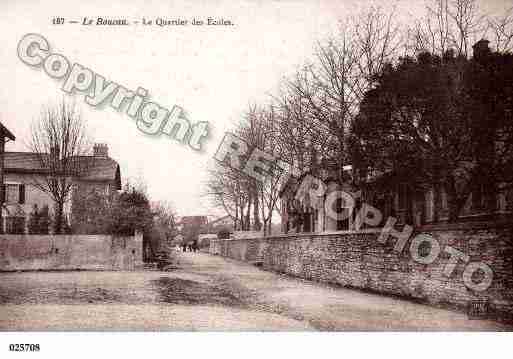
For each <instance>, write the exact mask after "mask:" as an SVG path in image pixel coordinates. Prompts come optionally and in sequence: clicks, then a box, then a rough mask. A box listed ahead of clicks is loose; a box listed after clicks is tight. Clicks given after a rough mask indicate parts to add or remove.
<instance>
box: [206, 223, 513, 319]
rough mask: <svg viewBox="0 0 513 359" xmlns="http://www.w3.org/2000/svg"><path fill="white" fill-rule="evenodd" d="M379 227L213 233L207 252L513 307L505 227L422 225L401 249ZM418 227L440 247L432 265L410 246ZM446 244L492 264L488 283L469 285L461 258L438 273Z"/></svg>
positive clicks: (323, 277)
mask: <svg viewBox="0 0 513 359" xmlns="http://www.w3.org/2000/svg"><path fill="white" fill-rule="evenodd" d="M380 233H381V231H380V230H375V229H373V230H364V231H360V232H349V231H347V232H335V233H328V234H295V235H284V236H277V237H268V238H256V239H247V240H217V241H212V242H213V243H212V244H211V253H212V254H219V255H222V256H225V257H229V258H232V259H236V260H241V261H247V262H252V263H258V264H261V265H262V266H263V268H264V269H267V270H271V271H276V272H280V273H286V274H289V275H292V276H296V277H300V278H304V279H309V280H314V281H319V282H326V283H331V284H337V285H341V286H345V287H353V288H359V289H363V290H369V291H373V292H379V293H384V294H389V295H398V296H402V297H409V298H414V299H416V300H419V301H423V302H428V303H432V304H442V305H449V306H456V307H459V308H467V307H468V305H469V303H470V302H472V301H476V300H484V301H485V302H487V303H488V306H489V307H490V308H491V309H492V311H494V312H496V313H498V312H500V313H505V312H508V313H512V312H513V306H512V303H513V292H512V289H513V243H512V242H513V229H512V227H511V226H498V227H494V228H492V229H490V228H489V226H478V225H472V226H469V225H465V226H452V227H450V226H449V227H444V228H441V227H431V228H430V227H425V228H423V229H422V232H417V233H414V234H413V235H412V236H411V237H410V238H409V240H408V242H406V245H405V246H404V249H403V250H402V251H401V252H400V253H399V252H397V251H395V250H394V243H395V239H394V238H392V237H390V238H389V239H388V241H387V242H386V243H385V244H382V243H380V242H379V241H378V236H379V234H380ZM421 233H422V234H429V235H430V236H432V237H433V238H434V239H435V240H436V241H437V242H438V243H439V244H440V247H441V252H440V255H439V256H438V257H437V259H436V260H435V261H434V262H433V263H431V264H421V263H418V262H417V261H415V260H413V259H412V255H411V253H410V244H411V240H412V238H413V237H414V236H416V235H418V234H421ZM447 246H450V247H452V248H454V249H457V250H459V251H460V252H462V253H464V254H466V255H468V256H469V261H468V262H467V263H471V262H483V263H486V264H487V265H488V266H489V267H490V268H491V269H492V271H493V280H492V283H491V285H490V286H489V287H488V289H486V290H484V291H475V290H473V289H469V288H468V287H467V286H466V285H465V282H464V280H463V272H464V269H465V268H466V266H467V264H465V263H464V262H462V261H459V262H458V263H457V265H456V267H455V269H454V271H453V272H452V274H451V275H450V276H449V277H448V276H446V275H445V274H444V269H446V267H447V265H448V262H449V257H450V254H449V253H446V252H444V248H446V247H447ZM428 248H429V247H428ZM479 274H480V272H479V271H477V272H476V273H475V275H474V276H473V280H474V282H477V283H478V282H479V281H480V279H481V278H482V277H481V278H480V277H479ZM476 276H477V277H476Z"/></svg>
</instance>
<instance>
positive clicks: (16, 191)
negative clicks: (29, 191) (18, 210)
mask: <svg viewBox="0 0 513 359" xmlns="http://www.w3.org/2000/svg"><path fill="white" fill-rule="evenodd" d="M4 194H5V197H4V202H5V203H7V204H14V203H20V204H23V203H25V185H24V184H5V185H4Z"/></svg>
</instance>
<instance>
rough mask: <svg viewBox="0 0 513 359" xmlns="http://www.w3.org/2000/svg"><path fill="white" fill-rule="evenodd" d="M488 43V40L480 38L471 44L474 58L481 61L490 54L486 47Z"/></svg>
mask: <svg viewBox="0 0 513 359" xmlns="http://www.w3.org/2000/svg"><path fill="white" fill-rule="evenodd" d="M489 43H490V41H488V40H485V39H481V40H479V41H478V42H476V43H475V44H474V46H472V49H473V50H474V60H476V61H477V62H481V61H482V60H484V59H486V58H487V57H488V55H490V53H491V51H490V48H489V47H488V44H489Z"/></svg>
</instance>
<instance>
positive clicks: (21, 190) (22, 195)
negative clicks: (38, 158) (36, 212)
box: [19, 183, 25, 204]
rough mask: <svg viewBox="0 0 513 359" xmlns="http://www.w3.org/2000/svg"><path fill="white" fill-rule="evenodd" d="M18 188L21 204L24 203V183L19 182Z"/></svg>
mask: <svg viewBox="0 0 513 359" xmlns="http://www.w3.org/2000/svg"><path fill="white" fill-rule="evenodd" d="M19 190H20V196H19V203H20V204H23V203H25V185H24V184H23V183H22V184H20V186H19Z"/></svg>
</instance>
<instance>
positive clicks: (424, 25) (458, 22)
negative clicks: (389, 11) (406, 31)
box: [410, 0, 490, 57]
mask: <svg viewBox="0 0 513 359" xmlns="http://www.w3.org/2000/svg"><path fill="white" fill-rule="evenodd" d="M426 10H427V15H426V16H425V17H424V18H422V19H420V20H418V21H417V23H416V25H415V27H414V29H413V30H412V31H411V35H412V38H411V39H410V40H412V41H413V42H412V44H411V47H412V49H413V51H414V52H415V53H419V52H423V51H428V52H430V53H432V54H434V55H443V54H444V53H446V52H447V51H449V50H452V51H455V53H456V55H457V56H464V57H469V56H471V55H472V54H471V51H470V50H471V48H472V44H474V43H475V42H476V41H478V40H479V39H480V38H481V37H483V36H485V34H486V33H487V30H488V28H489V25H490V22H489V21H488V20H487V17H486V15H485V14H483V13H481V12H480V11H479V7H478V5H477V1H476V0H431V2H430V4H429V5H427V6H426Z"/></svg>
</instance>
